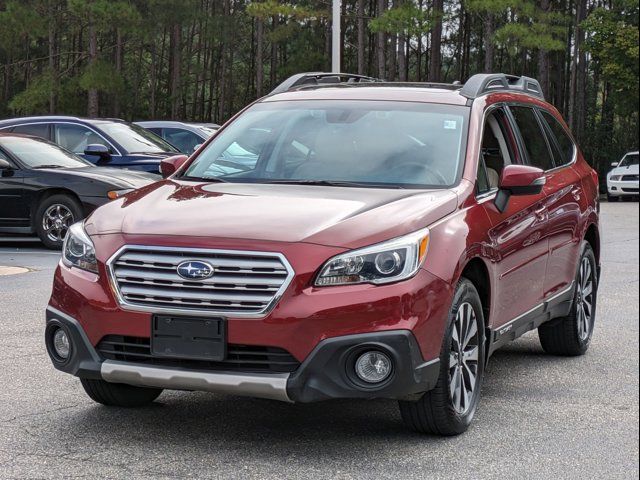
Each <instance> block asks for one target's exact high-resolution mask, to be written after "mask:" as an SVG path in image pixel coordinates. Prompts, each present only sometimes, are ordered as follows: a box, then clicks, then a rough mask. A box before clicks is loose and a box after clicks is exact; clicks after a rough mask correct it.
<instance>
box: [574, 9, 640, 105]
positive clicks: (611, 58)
mask: <svg viewBox="0 0 640 480" xmlns="http://www.w3.org/2000/svg"><path fill="white" fill-rule="evenodd" d="M629 3H630V2H629ZM583 27H584V28H585V29H586V30H587V31H588V32H590V35H589V37H588V39H587V48H588V50H589V51H590V52H591V54H592V55H593V59H594V60H595V61H596V62H598V65H599V67H600V72H601V75H602V77H603V79H604V80H606V81H607V82H609V83H610V84H611V85H612V86H613V90H614V92H615V93H616V94H617V95H618V96H619V100H620V101H617V102H615V103H616V106H617V108H618V111H619V113H620V114H622V115H627V114H630V113H632V112H637V111H638V110H637V109H638V100H639V96H638V76H639V72H638V63H639V48H638V42H639V36H638V4H637V3H635V6H634V7H632V8H630V9H625V10H622V11H615V10H605V9H604V8H598V9H596V10H594V11H593V13H592V14H591V15H590V16H589V17H588V18H587V20H586V21H585V22H584V24H583Z"/></svg>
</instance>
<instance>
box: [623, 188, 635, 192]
mask: <svg viewBox="0 0 640 480" xmlns="http://www.w3.org/2000/svg"><path fill="white" fill-rule="evenodd" d="M622 191H623V192H625V193H638V191H639V189H637V188H623V189H622Z"/></svg>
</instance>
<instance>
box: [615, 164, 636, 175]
mask: <svg viewBox="0 0 640 480" xmlns="http://www.w3.org/2000/svg"><path fill="white" fill-rule="evenodd" d="M639 172H640V165H630V166H628V167H617V168H614V169H613V170H611V171H610V172H609V176H611V175H638V173H639Z"/></svg>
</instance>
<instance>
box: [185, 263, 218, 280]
mask: <svg viewBox="0 0 640 480" xmlns="http://www.w3.org/2000/svg"><path fill="white" fill-rule="evenodd" d="M177 271H178V275H180V276H181V277H182V278H184V279H186V280H206V279H207V278H211V277H212V276H213V265H211V264H210V263H207V262H199V261H197V260H189V261H188V262H182V263H181V264H180V265H178V269H177Z"/></svg>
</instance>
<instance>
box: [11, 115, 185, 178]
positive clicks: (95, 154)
mask: <svg viewBox="0 0 640 480" xmlns="http://www.w3.org/2000/svg"><path fill="white" fill-rule="evenodd" d="M0 132H11V133H20V134H24V135H32V136H36V137H41V138H44V139H47V140H51V141H53V142H54V143H56V144H58V145H60V146H61V147H63V148H65V149H66V150H69V151H70V152H73V153H75V154H77V155H79V156H81V157H83V158H84V159H85V160H88V161H89V162H91V163H93V164H95V165H99V166H109V167H114V168H127V169H130V170H143V171H145V172H151V173H155V174H158V173H159V170H158V169H159V165H160V161H161V160H162V159H163V158H167V157H169V156H171V155H175V154H176V153H179V152H178V150H176V149H175V148H174V147H173V146H172V145H170V144H168V143H167V142H165V141H164V140H162V139H161V138H160V137H158V136H157V135H155V134H153V133H151V132H149V131H148V130H145V129H144V128H142V127H139V126H137V125H134V124H131V123H127V122H125V121H123V120H117V119H86V118H76V117H28V118H15V119H11V120H0Z"/></svg>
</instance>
